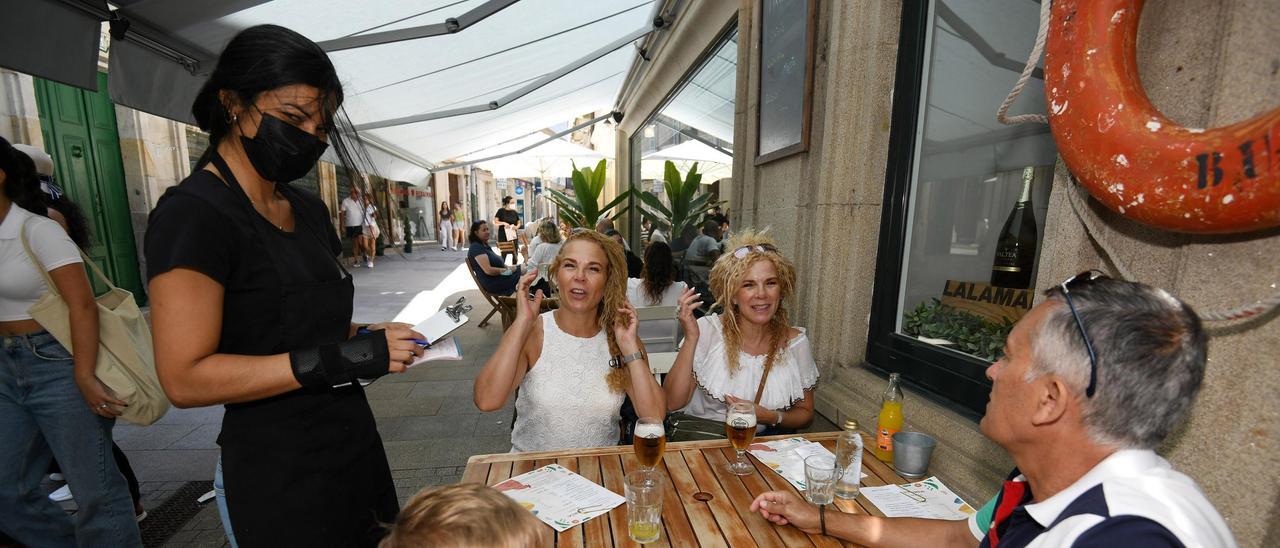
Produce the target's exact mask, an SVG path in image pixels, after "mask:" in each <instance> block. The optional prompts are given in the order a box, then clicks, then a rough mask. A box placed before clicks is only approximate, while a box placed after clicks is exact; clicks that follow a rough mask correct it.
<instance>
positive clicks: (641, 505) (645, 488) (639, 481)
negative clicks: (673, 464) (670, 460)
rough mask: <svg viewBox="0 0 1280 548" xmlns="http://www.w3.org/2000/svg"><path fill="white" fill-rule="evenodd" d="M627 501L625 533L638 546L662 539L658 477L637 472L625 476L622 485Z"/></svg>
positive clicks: (651, 472)
mask: <svg viewBox="0 0 1280 548" xmlns="http://www.w3.org/2000/svg"><path fill="white" fill-rule="evenodd" d="M623 487H624V490H625V491H626V497H627V531H628V534H629V536H630V537H631V540H634V541H636V542H638V543H640V544H645V543H649V542H654V541H656V540H658V537H659V536H661V535H662V473H661V472H659V471H657V470H656V469H640V470H636V471H634V472H631V473H629V474H627V476H626V478H625V481H624V482H623Z"/></svg>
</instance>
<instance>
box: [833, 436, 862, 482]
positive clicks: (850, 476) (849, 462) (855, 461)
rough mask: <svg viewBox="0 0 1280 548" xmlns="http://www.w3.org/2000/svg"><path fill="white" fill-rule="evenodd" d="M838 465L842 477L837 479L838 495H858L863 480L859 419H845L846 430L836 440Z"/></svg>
mask: <svg viewBox="0 0 1280 548" xmlns="http://www.w3.org/2000/svg"><path fill="white" fill-rule="evenodd" d="M836 466H838V467H840V469H841V473H840V477H839V478H837V479H836V496H837V497H840V498H842V499H852V498H855V497H857V496H858V484H859V483H860V482H861V481H862V434H859V433H858V421H856V420H854V419H849V420H846V421H844V431H843V432H841V433H840V437H839V438H838V439H837V440H836Z"/></svg>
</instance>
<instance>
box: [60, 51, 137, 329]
mask: <svg viewBox="0 0 1280 548" xmlns="http://www.w3.org/2000/svg"><path fill="white" fill-rule="evenodd" d="M106 89H107V75H106V74H103V73H99V74H98V90H99V91H97V92H89V91H85V90H82V89H80V88H75V87H71V86H67V85H63V84H59V83H57V82H51V81H48V80H43V79H40V78H36V106H37V108H38V109H39V110H40V130H41V133H42V134H43V136H44V142H45V148H46V150H47V151H48V152H49V154H50V155H51V156H53V160H54V164H55V166H56V168H55V170H56V172H57V173H56V176H57V179H58V184H59V185H60V186H62V188H63V189H64V190H66V192H67V196H68V197H70V198H71V201H73V202H75V203H76V204H77V205H79V206H80V209H81V210H83V211H84V214H85V217H86V218H87V222H88V225H89V231H90V232H92V233H93V243H92V244H91V245H90V246H89V248H88V249H85V250H84V251H85V253H87V254H88V255H89V257H90V258H92V259H93V261H94V262H95V263H97V264H98V266H100V267H102V270H103V272H105V273H106V274H107V276H108V277H110V278H111V281H112V282H114V283H115V284H116V285H117V286H119V287H121V288H124V289H127V290H129V291H131V292H133V294H134V296H135V298H136V299H137V300H138V303H139V304H144V303H145V301H146V296H145V295H144V294H143V288H142V276H141V275H140V274H139V272H138V250H137V247H136V246H135V244H134V238H133V223H132V221H131V215H130V212H129V199H128V195H127V193H126V190H125V182H124V162H123V160H122V159H121V158H120V136H119V133H117V131H116V112H115V105H114V104H112V102H111V100H110V99H109V98H108V97H107V93H106ZM95 287H97V286H96V284H95ZM97 289H98V290H99V291H101V290H102V288H101V287H97Z"/></svg>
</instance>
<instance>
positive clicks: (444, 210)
mask: <svg viewBox="0 0 1280 548" xmlns="http://www.w3.org/2000/svg"><path fill="white" fill-rule="evenodd" d="M453 246H454V244H453V210H452V209H449V202H447V201H444V202H440V251H448V250H449V248H450V247H453Z"/></svg>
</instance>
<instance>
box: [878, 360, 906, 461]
mask: <svg viewBox="0 0 1280 548" xmlns="http://www.w3.org/2000/svg"><path fill="white" fill-rule="evenodd" d="M900 380H901V377H900V376H899V375H898V374H897V373H890V374H889V388H886V389H885V391H884V396H881V398H880V419H879V420H878V421H876V446H875V447H872V448H871V451H872V452H873V453H875V455H876V458H878V459H880V460H882V461H884V462H893V435H894V434H896V433H898V431H899V430H902V389H901V388H899V387H898V382H899V381H900Z"/></svg>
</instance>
